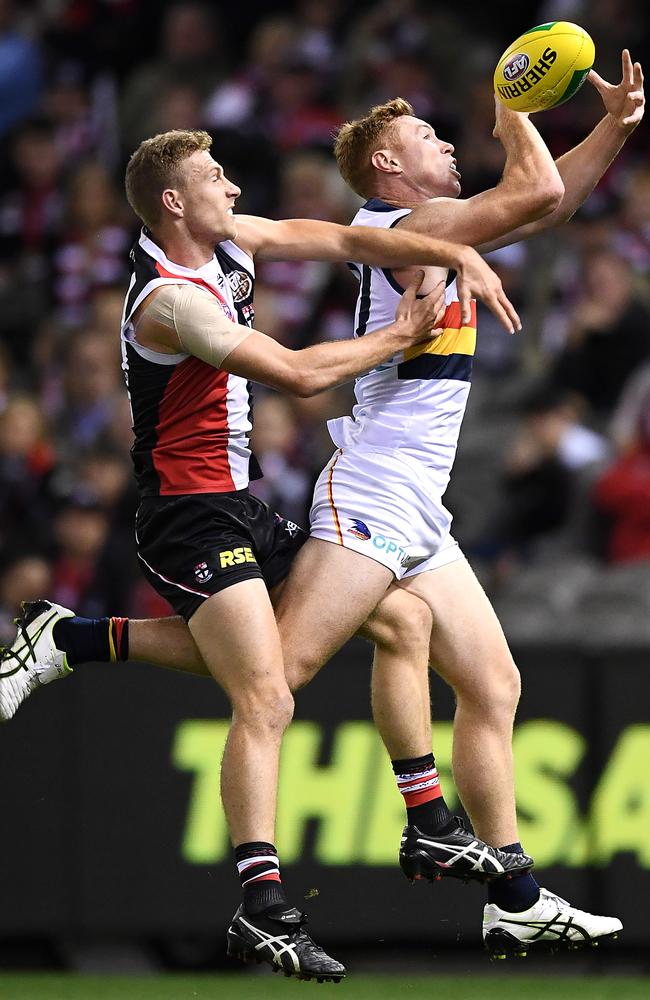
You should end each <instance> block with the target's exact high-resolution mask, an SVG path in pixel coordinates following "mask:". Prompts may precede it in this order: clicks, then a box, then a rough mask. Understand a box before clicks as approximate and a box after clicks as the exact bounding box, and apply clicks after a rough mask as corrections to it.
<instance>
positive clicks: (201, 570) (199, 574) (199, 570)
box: [194, 562, 214, 583]
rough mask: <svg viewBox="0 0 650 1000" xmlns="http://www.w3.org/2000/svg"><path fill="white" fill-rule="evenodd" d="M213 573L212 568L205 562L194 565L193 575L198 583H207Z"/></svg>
mask: <svg viewBox="0 0 650 1000" xmlns="http://www.w3.org/2000/svg"><path fill="white" fill-rule="evenodd" d="M213 575H214V574H213V573H212V570H211V569H210V567H209V566H208V564H207V563H205V562H201V563H197V565H196V566H195V567H194V576H195V577H196V579H197V580H198V581H199V583H207V582H208V580H211V579H212V577H213Z"/></svg>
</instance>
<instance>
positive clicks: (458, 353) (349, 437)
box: [328, 198, 476, 496]
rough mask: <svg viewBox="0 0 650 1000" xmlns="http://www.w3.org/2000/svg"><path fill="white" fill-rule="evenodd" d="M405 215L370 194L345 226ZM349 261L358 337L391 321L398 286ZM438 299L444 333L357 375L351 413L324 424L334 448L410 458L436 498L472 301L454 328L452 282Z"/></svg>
mask: <svg viewBox="0 0 650 1000" xmlns="http://www.w3.org/2000/svg"><path fill="white" fill-rule="evenodd" d="M409 213H410V209H404V208H394V207H393V206H391V205H387V204H386V203H385V202H383V201H380V200H379V199H378V198H373V199H371V200H370V201H368V202H366V204H365V205H364V206H363V208H361V209H360V210H359V211H358V212H357V214H356V216H355V217H354V219H353V221H352V223H351V224H352V225H353V226H377V227H380V228H382V229H391V228H392V227H393V226H395V225H396V224H397V222H399V220H400V219H403V218H404V217H405V216H407V215H408V214H409ZM349 266H350V267H351V269H352V270H353V271H354V273H355V274H356V275H357V277H358V279H359V297H358V300H357V306H356V311H355V330H354V336H355V337H362V336H364V335H365V334H366V333H372V331H373V330H378V329H379V328H380V327H383V326H387V325H388V324H390V323H392V322H393V321H394V319H395V310H396V308H397V304H398V302H399V299H400V296H401V295H402V292H403V289H402V288H401V287H400V286H399V285H398V283H397V282H396V280H395V278H394V277H393V275H392V273H391V271H390V270H388V269H385V268H380V267H369V266H368V265H366V264H358V263H357V264H350V265H349ZM445 299H446V303H447V310H446V312H445V316H444V319H443V323H442V326H443V328H444V333H443V334H441V335H440V336H439V337H437V338H435V339H434V340H431V341H429V342H428V343H425V344H420V345H418V346H417V347H415V348H412V349H409V350H408V351H406V352H401V353H399V354H397V355H395V356H394V357H393V358H391V359H390V360H389V361H387V362H385V363H384V364H382V365H380V366H379V367H377V368H375V369H374V370H373V371H371V372H369V373H368V374H367V375H364V376H361V377H360V378H358V379H357V381H356V385H355V396H356V399H357V404H356V406H355V407H354V409H353V411H352V416H351V417H339V418H338V419H335V420H330V421H329V422H328V429H329V431H330V435H331V438H332V440H333V441H334V444H336V445H337V446H338V447H339V448H343V449H344V450H345V449H359V450H361V451H363V450H364V449H366V450H372V451H377V450H380V451H386V452H391V453H394V452H399V454H400V457H402V458H405V459H407V460H409V459H411V460H414V461H416V462H417V463H418V466H419V468H420V469H421V470H422V472H423V474H425V475H426V478H427V480H428V482H429V485H430V487H431V488H432V489H433V490H435V491H436V492H437V493H438V495H439V496H441V495H442V493H444V491H445V489H446V487H447V484H448V482H449V475H450V472H451V467H452V465H453V462H454V457H455V454H456V446H457V443H458V435H459V433H460V426H461V423H462V420H463V415H464V413H465V406H466V404H467V397H468V395H469V389H470V377H471V370H472V357H473V355H474V351H475V348H476V304H475V303H474V302H473V303H472V318H471V320H470V325H468V326H462V325H461V318H460V304H459V302H458V295H457V292H456V282H455V280H454V281H452V282H451V283H450V284H449V285H448V286H447V289H446V291H445ZM423 466H424V469H423V468H422V467H423ZM425 469H426V473H425Z"/></svg>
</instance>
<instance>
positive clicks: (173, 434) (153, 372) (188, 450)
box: [121, 229, 260, 496]
mask: <svg viewBox="0 0 650 1000" xmlns="http://www.w3.org/2000/svg"><path fill="white" fill-rule="evenodd" d="M131 262H132V266H133V273H132V275H131V281H130V284H129V289H128V291H127V294H126V301H125V303H124V312H123V315H122V331H121V340H122V370H123V371H124V376H125V380H126V386H127V390H128V393H129V399H130V402H131V412H132V417H133V432H134V435H135V441H134V444H133V447H132V449H131V456H132V458H133V464H134V467H135V477H136V481H137V484H138V490H139V492H140V495H141V496H158V495H160V496H176V495H180V494H187V493H224V492H230V491H232V490H241V489H244V488H245V487H246V486H248V482H249V479H257V478H259V476H260V471H259V467H258V465H257V462H256V461H255V458H254V456H253V455H252V453H251V450H250V447H249V434H250V431H251V428H252V422H251V397H250V386H249V384H248V382H247V381H246V379H244V378H240V377H239V376H238V375H231V374H229V373H228V372H226V371H222V370H221V369H219V368H214V367H213V366H212V365H208V364H206V362H204V361H201V360H200V359H199V358H195V357H193V356H192V355H189V354H160V353H158V352H156V351H152V350H149V349H148V348H146V347H142V345H140V344H139V343H138V342H137V339H136V333H135V328H134V325H133V315H134V313H135V311H136V309H137V308H138V306H139V305H140V304H141V302H143V301H144V299H145V298H146V297H147V295H149V294H150V292H152V291H153V290H154V289H155V288H158V287H160V286H161V285H168V284H174V285H177V284H195V285H197V286H198V287H200V288H202V289H204V290H205V291H207V292H209V293H210V294H212V295H214V296H215V298H216V299H217V300H218V302H219V303H220V305H221V308H222V309H223V311H224V313H225V314H226V315H227V316H228V317H229V318H230V319H232V320H233V321H234V322H237V323H240V324H242V325H246V326H251V325H252V322H253V286H254V280H255V270H254V264H253V261H252V259H251V258H250V257H249V256H248V255H247V254H245V253H244V251H243V250H241V249H240V248H239V247H238V246H237V245H236V244H235V243H232V242H231V241H226V242H224V243H219V244H218V245H217V246H216V247H215V254H214V257H213V258H212V260H211V261H209V262H208V263H207V264H204V265H203V266H202V267H199V268H196V269H194V268H188V267H181V266H180V265H179V264H175V263H174V262H173V261H171V260H169V259H168V258H167V257H166V256H165V253H164V252H163V250H161V248H160V247H159V246H157V245H156V244H155V243H154V241H153V240H152V238H151V234H150V233H149V232H148V230H147V229H143V230H142V232H141V234H140V238H139V239H138V241H137V242H136V243H135V245H134V246H133V249H132V250H131Z"/></svg>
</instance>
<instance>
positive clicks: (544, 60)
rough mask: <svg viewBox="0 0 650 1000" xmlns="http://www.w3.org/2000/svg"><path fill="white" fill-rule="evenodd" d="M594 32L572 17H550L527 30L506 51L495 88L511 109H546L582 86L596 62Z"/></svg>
mask: <svg viewBox="0 0 650 1000" xmlns="http://www.w3.org/2000/svg"><path fill="white" fill-rule="evenodd" d="M595 54H596V50H595V48H594V43H593V42H592V40H591V38H590V36H589V35H588V34H587V32H586V31H585V30H584V28H581V27H580V26H579V25H578V24H572V23H571V22H570V21H549V23H548V24H538V26H537V27H536V28H531V29H530V30H529V31H525V32H524V34H523V35H520V36H519V38H518V39H517V40H516V41H515V42H513V43H512V45H510V46H509V47H508V48H507V49H506V51H505V52H504V53H503V55H502V56H501V58H500V59H499V62H498V63H497V68H496V70H495V71H494V91H495V93H496V95H497V97H498V99H499V100H500V101H501V103H502V104H504V105H505V106H506V107H507V108H510V109H511V111H545V110H547V109H548V108H556V107H557V106H558V104H564V102H565V101H568V100H569V98H570V97H573V95H574V94H575V93H576V91H577V90H579V89H580V87H581V86H582V84H583V83H584V82H585V79H586V77H587V73H588V72H589V70H590V69H591V67H592V66H593V64H594V56H595Z"/></svg>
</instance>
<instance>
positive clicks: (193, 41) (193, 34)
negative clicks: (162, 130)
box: [121, 0, 228, 155]
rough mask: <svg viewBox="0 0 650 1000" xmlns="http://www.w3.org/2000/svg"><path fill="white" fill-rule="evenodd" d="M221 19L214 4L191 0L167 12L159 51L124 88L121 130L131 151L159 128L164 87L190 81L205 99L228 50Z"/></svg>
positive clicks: (219, 75)
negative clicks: (222, 40) (157, 116)
mask: <svg viewBox="0 0 650 1000" xmlns="http://www.w3.org/2000/svg"><path fill="white" fill-rule="evenodd" d="M218 20H219V12H218V9H217V8H216V7H215V5H214V4H207V3H198V2H193V0H188V2H183V3H177V4H174V5H173V6H171V7H169V8H168V9H167V10H166V11H165V12H164V14H163V18H162V25H161V34H160V43H159V51H158V53H157V54H156V56H155V57H154V59H153V60H152V61H150V62H148V63H145V64H144V65H143V66H141V67H140V68H138V69H137V70H135V72H133V73H132V75H131V76H130V77H129V78H128V79H127V81H126V84H125V86H124V89H123V92H122V100H121V135H122V143H123V148H124V150H125V152H126V154H127V155H130V154H131V152H132V150H133V149H135V147H136V146H137V145H138V143H139V142H140V141H141V140H142V139H144V138H146V137H147V136H148V135H154V134H155V133H156V118H155V116H156V114H157V113H158V110H159V100H158V98H159V95H160V93H161V92H162V91H165V90H166V89H167V88H169V87H171V86H172V85H173V86H190V87H192V88H196V89H197V90H198V92H199V93H200V94H201V95H202V96H203V98H204V99H205V98H207V97H208V95H209V94H210V93H212V92H213V91H214V89H215V87H216V86H217V84H218V83H219V82H220V81H221V80H222V79H223V78H224V76H225V71H226V67H227V60H228V52H227V51H226V50H225V49H224V48H223V47H222V46H221V45H220V44H219V40H220V38H222V37H223V31H222V30H221V28H220V25H219V24H218ZM184 127H187V126H184Z"/></svg>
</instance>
